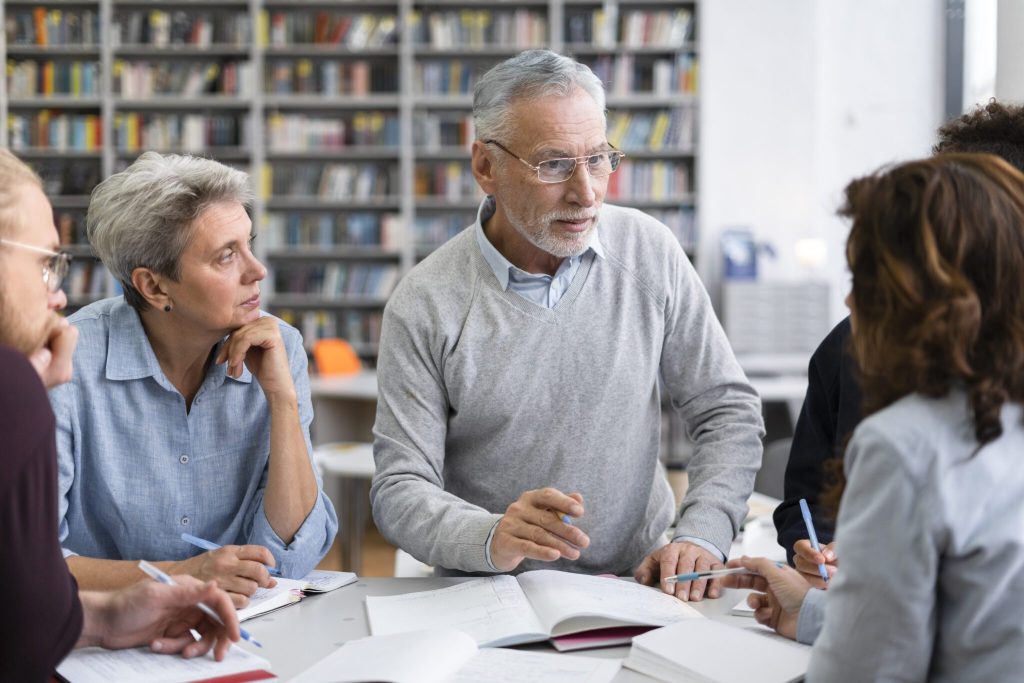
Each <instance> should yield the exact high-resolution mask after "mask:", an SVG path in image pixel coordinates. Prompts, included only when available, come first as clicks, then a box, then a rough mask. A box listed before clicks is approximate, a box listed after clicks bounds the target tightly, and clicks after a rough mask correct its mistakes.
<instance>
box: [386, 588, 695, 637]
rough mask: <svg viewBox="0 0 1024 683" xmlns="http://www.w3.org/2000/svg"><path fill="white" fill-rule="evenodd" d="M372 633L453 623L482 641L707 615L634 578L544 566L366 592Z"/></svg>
mask: <svg viewBox="0 0 1024 683" xmlns="http://www.w3.org/2000/svg"><path fill="white" fill-rule="evenodd" d="M366 611H367V615H368V617H369V621H370V633H372V634H373V635H388V634H392V633H401V632H404V631H415V630H421V629H432V628H441V627H446V626H447V627H454V628H457V629H460V630H462V631H465V632H466V633H468V634H469V635H470V636H472V637H473V639H474V640H475V641H476V643H477V645H479V646H481V647H486V646H494V647H499V646H504V645H518V644H520V643H534V642H540V641H544V640H547V639H549V638H551V637H553V636H564V635H569V634H573V633H584V632H587V631H593V630H595V629H606V628H612V627H620V626H664V625H666V624H671V623H674V622H677V621H681V620H689V619H696V620H700V621H704V618H703V616H702V615H701V614H700V612H698V611H697V610H695V609H693V608H692V607H690V606H689V605H687V604H686V603H684V602H682V601H680V600H677V599H676V598H675V597H673V596H671V595H667V594H665V593H662V592H661V591H660V590H658V589H657V588H651V587H648V586H643V585H640V584H638V583H634V582H632V581H624V580H622V579H615V578H606V577H601V576H586V575H583V574H573V573H570V572H562V571H554V570H550V569H541V570H538V571H532V572H525V573H523V574H520V575H519V576H507V575H503V576H491V577H488V578H485V579H475V580H473V581H467V582H464V583H459V584H456V585H454V586H450V587H448V588H442V589H439V590H433V591H424V592H420V593H407V594H405V595H390V596H368V597H367V598H366Z"/></svg>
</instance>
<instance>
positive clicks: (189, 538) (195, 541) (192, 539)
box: [181, 534, 281, 576]
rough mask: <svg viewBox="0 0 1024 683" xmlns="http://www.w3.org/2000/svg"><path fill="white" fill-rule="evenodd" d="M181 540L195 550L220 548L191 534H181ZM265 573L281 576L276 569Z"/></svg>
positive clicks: (268, 569)
mask: <svg viewBox="0 0 1024 683" xmlns="http://www.w3.org/2000/svg"><path fill="white" fill-rule="evenodd" d="M181 540H183V541H185V542H186V543H191V544H192V545H194V546H196V547H197V548H202V549H203V550H217V549H218V548H220V546H219V545H217V544H216V543H214V542H213V541H207V540H206V539H205V538H199V537H198V536H193V535H192V534H182V535H181ZM264 566H266V565H264ZM267 573H268V574H270V575H271V576H281V572H280V571H279V570H278V569H277V567H267Z"/></svg>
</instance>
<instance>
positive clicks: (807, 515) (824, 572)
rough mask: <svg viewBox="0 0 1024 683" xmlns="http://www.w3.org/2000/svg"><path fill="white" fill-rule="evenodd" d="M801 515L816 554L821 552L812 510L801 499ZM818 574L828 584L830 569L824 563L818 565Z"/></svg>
mask: <svg viewBox="0 0 1024 683" xmlns="http://www.w3.org/2000/svg"><path fill="white" fill-rule="evenodd" d="M800 514H801V515H803V518H804V526H806V527H807V535H808V536H809V537H810V541H811V547H812V548H814V550H815V552H819V553H820V552H821V546H819V545H818V534H816V533H814V523H813V522H812V521H811V509H810V508H809V507H807V499H806V498H801V499H800ZM818 573H819V574H821V578H822V580H823V581H824V582H825V583H828V569H827V568H826V567H825V565H824V563H822V564H819V565H818Z"/></svg>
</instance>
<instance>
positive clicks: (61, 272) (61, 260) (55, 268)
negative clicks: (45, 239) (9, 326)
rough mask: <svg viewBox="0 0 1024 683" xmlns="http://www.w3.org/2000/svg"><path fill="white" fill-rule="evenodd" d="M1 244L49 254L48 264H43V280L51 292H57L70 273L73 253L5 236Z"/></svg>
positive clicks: (1, 239) (0, 241)
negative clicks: (6, 238) (8, 238)
mask: <svg viewBox="0 0 1024 683" xmlns="http://www.w3.org/2000/svg"><path fill="white" fill-rule="evenodd" d="M0 244H6V245H7V246H9V247H16V248H18V249H25V250H27V251H34V252H35V253H37V254H44V255H46V256H49V257H50V259H49V260H48V261H47V262H46V265H45V266H43V282H45V283H46V287H47V288H48V289H49V290H50V292H56V291H57V290H58V289H60V283H61V282H63V281H64V276H65V275H67V274H68V268H70V267H71V254H65V253H64V252H58V251H50V250H49V249H43V248H42V247H37V246H34V245H31V244H23V243H22V242H13V241H11V240H5V239H3V238H0Z"/></svg>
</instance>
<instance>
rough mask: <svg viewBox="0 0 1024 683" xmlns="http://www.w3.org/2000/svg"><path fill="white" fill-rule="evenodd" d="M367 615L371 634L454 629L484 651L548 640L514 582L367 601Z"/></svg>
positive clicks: (496, 580)
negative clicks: (461, 632) (489, 648)
mask: <svg viewBox="0 0 1024 683" xmlns="http://www.w3.org/2000/svg"><path fill="white" fill-rule="evenodd" d="M366 613H367V616H368V618H369V621H370V633H372V634H373V635H375V636H376V635H386V634H389V633H402V632H404V631H417V630H420V629H432V628H440V627H444V626H451V627H453V628H457V629H459V630H461V631H465V632H466V633H468V634H469V635H471V636H472V637H473V640H475V641H476V643H477V645H480V646H481V647H483V646H495V647H497V646H502V645H514V644H517V643H531V642H537V641H539V640H546V639H547V637H548V633H547V631H546V629H544V627H543V626H541V623H540V622H539V621H538V620H537V615H535V614H534V613H533V609H531V607H530V603H529V601H527V599H526V596H525V595H524V594H523V590H522V589H521V588H520V587H519V584H518V583H517V582H516V580H515V579H514V578H513V577H511V576H491V577H488V578H486V579H475V580H473V581H466V582H465V583H458V584H455V585H454V586H451V587H449V588H441V589H438V590H432V591H422V592H420V593H406V594H405V595H387V596H376V595H369V596H367V597H366Z"/></svg>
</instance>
